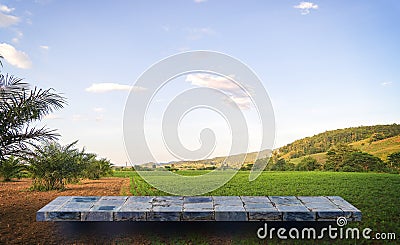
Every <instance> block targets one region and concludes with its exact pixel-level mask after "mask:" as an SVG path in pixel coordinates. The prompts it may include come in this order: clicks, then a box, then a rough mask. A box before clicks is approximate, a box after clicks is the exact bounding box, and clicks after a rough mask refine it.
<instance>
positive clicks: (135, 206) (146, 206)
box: [119, 202, 153, 212]
mask: <svg viewBox="0 0 400 245" xmlns="http://www.w3.org/2000/svg"><path fill="white" fill-rule="evenodd" d="M152 206H153V205H152V204H151V203H148V202H137V203H135V202H125V203H124V204H123V205H122V206H121V208H120V210H119V211H123V212H125V211H133V212H135V211H150V209H151V207H152Z"/></svg>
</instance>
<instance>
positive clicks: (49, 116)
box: [44, 114, 62, 120]
mask: <svg viewBox="0 0 400 245" xmlns="http://www.w3.org/2000/svg"><path fill="white" fill-rule="evenodd" d="M44 119H48V120H55V119H62V117H60V116H57V115H55V114H49V115H46V116H44Z"/></svg>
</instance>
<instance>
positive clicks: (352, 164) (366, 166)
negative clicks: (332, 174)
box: [339, 152, 386, 172]
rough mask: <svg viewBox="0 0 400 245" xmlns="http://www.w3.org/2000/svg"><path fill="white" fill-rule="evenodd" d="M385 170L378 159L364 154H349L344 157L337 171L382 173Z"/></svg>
mask: <svg viewBox="0 0 400 245" xmlns="http://www.w3.org/2000/svg"><path fill="white" fill-rule="evenodd" d="M385 170H386V169H385V164H384V163H383V161H382V160H381V159H380V158H379V157H376V156H373V155H371V154H368V153H366V152H351V153H350V154H348V155H347V156H346V157H345V159H344V161H343V165H342V167H341V168H340V169H339V171H347V172H368V171H375V172H383V171H385Z"/></svg>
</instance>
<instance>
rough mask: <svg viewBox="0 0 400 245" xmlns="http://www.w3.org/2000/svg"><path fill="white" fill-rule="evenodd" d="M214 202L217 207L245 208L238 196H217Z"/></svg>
mask: <svg viewBox="0 0 400 245" xmlns="http://www.w3.org/2000/svg"><path fill="white" fill-rule="evenodd" d="M213 201H214V205H216V206H243V202H242V199H240V197H238V196H215V197H213Z"/></svg>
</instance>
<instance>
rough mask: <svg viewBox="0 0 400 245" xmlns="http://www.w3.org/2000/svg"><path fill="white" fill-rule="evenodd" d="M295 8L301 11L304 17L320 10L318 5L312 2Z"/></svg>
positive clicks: (303, 3) (300, 4)
mask: <svg viewBox="0 0 400 245" xmlns="http://www.w3.org/2000/svg"><path fill="white" fill-rule="evenodd" d="M293 7H294V8H296V9H300V10H301V14H302V15H306V14H309V13H310V10H311V9H318V5H317V4H314V3H312V2H301V3H299V4H298V5H295V6H293Z"/></svg>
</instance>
